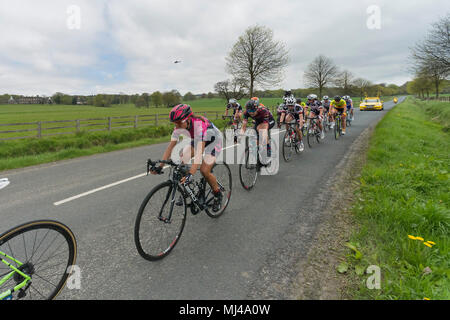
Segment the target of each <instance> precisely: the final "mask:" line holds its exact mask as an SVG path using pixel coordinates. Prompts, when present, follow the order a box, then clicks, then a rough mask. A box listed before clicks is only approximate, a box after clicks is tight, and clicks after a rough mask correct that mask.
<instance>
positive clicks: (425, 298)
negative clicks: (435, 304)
mask: <svg viewBox="0 0 450 320" xmlns="http://www.w3.org/2000/svg"><path fill="white" fill-rule="evenodd" d="M423 300H431V299H430V298H427V297H424V298H423Z"/></svg>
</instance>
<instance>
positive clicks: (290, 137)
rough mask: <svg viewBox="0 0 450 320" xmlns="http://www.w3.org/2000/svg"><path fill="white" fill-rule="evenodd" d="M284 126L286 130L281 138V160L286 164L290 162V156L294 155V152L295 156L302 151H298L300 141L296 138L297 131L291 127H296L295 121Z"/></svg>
mask: <svg viewBox="0 0 450 320" xmlns="http://www.w3.org/2000/svg"><path fill="white" fill-rule="evenodd" d="M284 124H287V125H288V129H287V130H286V133H285V134H284V138H283V158H284V160H285V161H286V162H289V161H291V160H292V154H293V153H294V150H295V153H297V154H299V153H300V152H302V151H301V150H300V147H299V145H298V143H299V142H300V139H299V137H298V134H297V131H296V130H295V129H294V127H293V126H292V124H294V125H296V121H295V120H294V121H291V122H290V123H284Z"/></svg>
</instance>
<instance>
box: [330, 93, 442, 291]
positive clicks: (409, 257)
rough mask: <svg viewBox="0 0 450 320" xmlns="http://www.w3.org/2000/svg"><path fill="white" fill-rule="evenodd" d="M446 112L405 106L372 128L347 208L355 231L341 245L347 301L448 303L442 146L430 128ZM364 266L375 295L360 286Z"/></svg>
mask: <svg viewBox="0 0 450 320" xmlns="http://www.w3.org/2000/svg"><path fill="white" fill-rule="evenodd" d="M449 110H450V104H449V103H444V102H429V103H424V102H422V101H416V100H415V99H413V98H408V99H407V100H406V102H404V103H402V104H399V105H398V106H397V107H395V108H394V109H392V110H391V111H389V112H388V114H387V115H386V116H385V117H384V118H383V119H382V120H381V121H380V123H379V124H378V125H377V127H376V129H375V132H374V135H373V137H372V138H371V142H370V149H369V152H368V155H367V157H368V158H367V163H366V165H365V167H364V169H363V171H362V173H361V178H360V181H359V182H360V188H359V190H358V191H357V193H356V201H355V203H354V206H353V208H352V211H353V213H354V215H355V217H356V219H357V221H358V224H359V226H360V228H359V230H358V231H356V232H355V233H354V234H353V236H352V237H351V240H350V242H349V243H347V244H346V245H347V246H348V248H349V249H350V251H349V252H350V253H349V255H348V256H347V262H346V263H348V270H351V271H350V272H355V273H356V275H357V277H358V279H359V281H360V287H359V288H358V289H357V290H355V292H354V299H401V300H416V299H420V300H422V299H450V240H449V234H450V229H449V227H450V210H449V203H450V201H449V200H450V199H449V198H450V193H449V190H450V183H449V181H450V179H449V178H450V174H449V163H450V159H449V150H450V139H449V135H448V132H447V131H446V130H445V129H444V127H443V126H442V125H441V124H439V123H436V122H433V121H432V120H431V119H432V118H433V117H435V114H439V115H443V114H448V112H449ZM424 111H425V112H426V113H424ZM427 241H431V243H430V242H427ZM370 265H376V266H378V267H380V270H381V289H379V290H377V289H369V288H368V286H367V280H368V278H369V277H370V275H368V274H364V271H365V270H366V269H367V267H368V266H370ZM341 267H342V266H341ZM338 271H339V268H338ZM341 271H344V270H341Z"/></svg>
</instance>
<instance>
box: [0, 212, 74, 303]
mask: <svg viewBox="0 0 450 320" xmlns="http://www.w3.org/2000/svg"><path fill="white" fill-rule="evenodd" d="M76 257H77V242H76V239H75V236H74V234H73V233H72V231H71V230H70V229H69V227H67V226H66V225H64V224H62V223H61V222H58V221H53V220H38V221H32V222H28V223H25V224H22V225H20V226H17V227H15V228H13V229H11V230H9V231H7V232H5V233H3V234H2V235H1V236H0V259H2V260H3V261H2V262H7V263H10V264H11V266H14V267H15V268H16V269H18V270H20V271H21V272H23V273H24V274H25V275H27V276H28V277H30V278H31V280H29V281H28V282H27V284H26V285H25V286H24V287H23V288H22V289H19V290H18V291H15V292H12V294H11V295H10V296H9V298H11V299H29V300H52V299H54V298H56V296H58V294H59V293H60V292H61V290H62V288H63V287H64V285H65V284H66V281H67V278H68V276H69V275H70V274H71V273H72V270H73V266H74V265H75V260H76ZM0 265H1V266H0V283H2V284H1V285H0V294H2V292H5V291H7V290H9V289H11V288H14V287H15V286H17V285H20V284H21V283H23V282H24V281H25V278H24V277H23V276H22V275H21V274H20V273H18V272H15V273H14V275H13V276H11V277H8V276H7V275H11V272H12V271H13V269H12V268H11V267H10V266H7V265H5V264H4V263H0ZM4 280H6V281H5V282H3V281H4Z"/></svg>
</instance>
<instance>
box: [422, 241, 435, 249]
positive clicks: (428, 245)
mask: <svg viewBox="0 0 450 320" xmlns="http://www.w3.org/2000/svg"><path fill="white" fill-rule="evenodd" d="M423 244H424V245H426V246H427V247H430V248H431V247H433V246H432V245H431V244H429V243H428V242H424V243H423Z"/></svg>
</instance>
